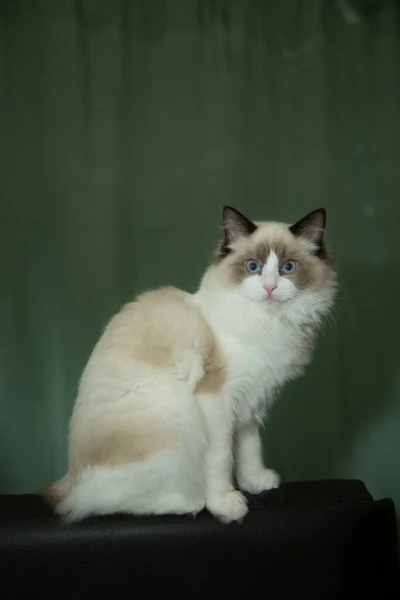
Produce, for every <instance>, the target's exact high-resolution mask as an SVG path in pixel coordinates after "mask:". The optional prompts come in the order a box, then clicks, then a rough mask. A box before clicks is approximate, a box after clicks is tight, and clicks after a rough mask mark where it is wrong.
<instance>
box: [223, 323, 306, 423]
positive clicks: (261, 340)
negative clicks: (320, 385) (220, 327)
mask: <svg viewBox="0 0 400 600" xmlns="http://www.w3.org/2000/svg"><path fill="white" fill-rule="evenodd" d="M220 343H221V348H222V350H223V353H224V355H225V357H226V362H227V380H226V384H225V392H226V393H227V394H229V396H230V397H231V398H232V401H233V402H234V403H235V409H236V412H237V414H238V417H239V418H240V420H243V421H245V420H247V419H248V418H253V417H256V418H259V419H261V418H262V416H263V415H264V413H265V410H266V409H267V408H268V406H270V405H271V404H272V402H273V400H274V398H275V395H276V391H277V390H278V389H279V388H280V387H281V386H283V385H284V384H285V383H286V382H287V381H289V380H291V379H294V378H295V377H297V376H299V375H300V374H301V373H302V372H303V370H304V368H305V366H306V365H307V364H308V363H309V361H310V357H311V350H312V348H311V340H310V338H309V337H308V336H307V335H305V334H304V333H302V332H299V331H296V330H283V329H280V328H275V330H274V331H272V332H269V335H263V334H262V332H257V334H255V335H254V336H252V338H245V337H240V336H237V337H235V336H234V335H231V334H225V335H222V336H221V337H220Z"/></svg>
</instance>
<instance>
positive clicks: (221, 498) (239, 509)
mask: <svg viewBox="0 0 400 600" xmlns="http://www.w3.org/2000/svg"><path fill="white" fill-rule="evenodd" d="M206 506H207V509H208V510H209V511H210V513H212V514H213V515H214V516H215V517H217V519H219V520H220V521H222V522H223V523H231V522H232V521H241V520H242V519H243V517H244V516H245V515H246V514H247V512H248V508H247V500H246V498H245V497H244V496H243V494H241V493H240V492H239V491H237V490H231V491H229V492H225V494H219V495H215V496H211V497H210V498H209V499H208V500H207V504H206Z"/></svg>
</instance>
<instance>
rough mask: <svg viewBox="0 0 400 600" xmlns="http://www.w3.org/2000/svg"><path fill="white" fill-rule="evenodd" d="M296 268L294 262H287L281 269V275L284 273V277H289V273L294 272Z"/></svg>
mask: <svg viewBox="0 0 400 600" xmlns="http://www.w3.org/2000/svg"><path fill="white" fill-rule="evenodd" d="M296 268H297V264H296V263H295V261H294V260H287V261H286V262H285V263H284V264H283V265H282V268H281V271H282V273H285V275H290V274H291V273H293V271H295V270H296Z"/></svg>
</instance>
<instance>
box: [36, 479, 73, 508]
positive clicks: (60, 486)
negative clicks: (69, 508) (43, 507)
mask: <svg viewBox="0 0 400 600" xmlns="http://www.w3.org/2000/svg"><path fill="white" fill-rule="evenodd" d="M70 488H71V482H70V478H69V476H68V475H65V476H64V477H62V478H61V479H58V480H57V481H55V482H54V483H51V484H50V485H47V486H46V487H43V488H41V489H40V490H38V491H37V492H36V495H37V496H40V497H41V498H43V499H44V500H45V502H46V503H47V504H49V505H50V506H51V508H53V509H55V508H57V506H58V505H59V504H60V503H61V502H62V501H63V500H65V497H66V496H67V494H68V492H69V490H70Z"/></svg>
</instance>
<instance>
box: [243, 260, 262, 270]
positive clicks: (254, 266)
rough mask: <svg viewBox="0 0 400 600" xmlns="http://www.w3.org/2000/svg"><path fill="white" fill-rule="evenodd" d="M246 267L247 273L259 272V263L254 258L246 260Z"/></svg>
mask: <svg viewBox="0 0 400 600" xmlns="http://www.w3.org/2000/svg"><path fill="white" fill-rule="evenodd" d="M246 269H247V270H248V272H249V273H259V272H260V271H261V265H260V263H259V262H258V261H256V260H248V261H247V262H246Z"/></svg>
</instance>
